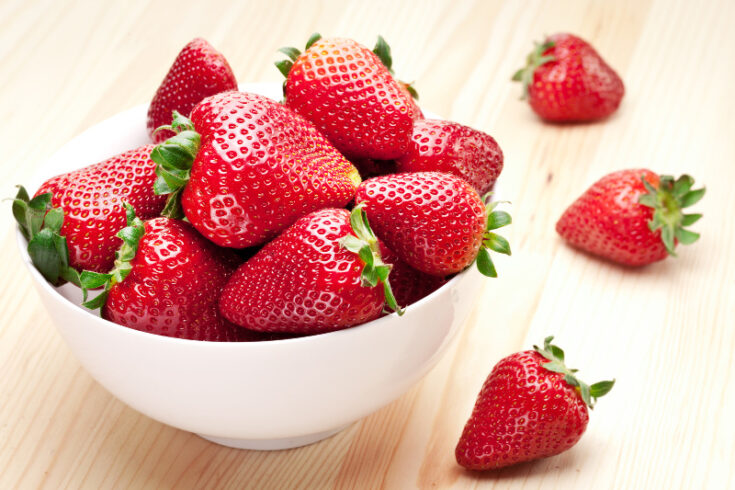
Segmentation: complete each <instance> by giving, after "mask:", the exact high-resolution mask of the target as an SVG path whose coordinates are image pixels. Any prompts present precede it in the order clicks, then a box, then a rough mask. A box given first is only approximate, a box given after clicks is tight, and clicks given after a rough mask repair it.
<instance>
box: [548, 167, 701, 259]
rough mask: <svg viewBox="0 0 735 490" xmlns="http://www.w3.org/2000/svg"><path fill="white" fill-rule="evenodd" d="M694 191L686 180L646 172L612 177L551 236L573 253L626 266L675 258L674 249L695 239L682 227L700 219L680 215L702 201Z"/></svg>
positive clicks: (593, 189)
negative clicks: (574, 249) (582, 252)
mask: <svg viewBox="0 0 735 490" xmlns="http://www.w3.org/2000/svg"><path fill="white" fill-rule="evenodd" d="M693 185H694V179H692V178H691V177H689V176H688V175H683V176H681V177H679V179H677V180H674V178H673V177H671V176H669V175H663V176H660V177H659V176H658V175H657V174H655V173H654V172H652V171H650V170H645V169H637V170H621V171H618V172H613V173H611V174H608V175H606V176H605V177H603V178H602V179H600V180H599V181H597V182H595V183H594V184H593V185H592V187H590V188H589V189H587V191H585V193H584V194H582V196H580V197H579V198H578V199H577V200H576V201H574V203H572V205H571V206H569V207H568V208H567V210H566V211H564V214H563V215H562V216H561V218H559V221H558V222H557V223H556V231H557V232H558V233H559V235H561V237H562V238H564V239H565V240H567V241H568V242H569V243H570V244H571V245H572V246H574V247H577V248H580V249H582V250H585V251H587V252H589V253H592V254H595V255H599V256H601V257H604V258H606V259H609V260H612V261H613V262H618V263H620V264H625V265H629V266H641V265H646V264H651V263H653V262H656V261H658V260H663V259H665V258H666V257H667V256H668V255H673V256H675V255H676V253H675V251H674V248H675V246H676V244H677V243H682V244H685V245H687V244H690V243H693V242H695V241H696V240H697V239H698V238H699V234H698V233H694V232H691V231H689V230H686V229H684V227H685V226H689V225H691V224H694V223H695V222H696V221H697V220H699V218H701V217H702V215H701V214H684V213H683V212H682V209H683V208H685V207H688V206H692V205H693V204H695V203H696V202H697V201H699V200H700V199H701V198H702V196H704V192H705V190H704V189H698V190H692V186H693Z"/></svg>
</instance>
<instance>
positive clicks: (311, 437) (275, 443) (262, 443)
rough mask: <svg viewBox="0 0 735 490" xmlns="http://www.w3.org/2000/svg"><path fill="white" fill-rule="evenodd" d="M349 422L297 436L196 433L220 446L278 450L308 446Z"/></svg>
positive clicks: (330, 434) (334, 432) (337, 430)
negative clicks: (234, 436)
mask: <svg viewBox="0 0 735 490" xmlns="http://www.w3.org/2000/svg"><path fill="white" fill-rule="evenodd" d="M349 425H350V424H347V425H343V426H342V427H338V428H336V429H331V430H327V431H324V432H317V433H315V434H307V435H305V436H298V437H284V438H283V439H231V438H229V437H212V436H207V435H204V434H197V435H198V436H199V437H201V438H202V439H206V440H208V441H209V442H213V443H215V444H219V445H221V446H227V447H232V448H235V449H252V450H255V451H278V450H280V449H291V448H295V447H301V446H308V445H309V444H314V443H315V442H319V441H321V440H322V439H326V438H327V437H331V436H333V435H335V434H336V433H337V432H340V431H342V430H344V429H345V428H347V426H349Z"/></svg>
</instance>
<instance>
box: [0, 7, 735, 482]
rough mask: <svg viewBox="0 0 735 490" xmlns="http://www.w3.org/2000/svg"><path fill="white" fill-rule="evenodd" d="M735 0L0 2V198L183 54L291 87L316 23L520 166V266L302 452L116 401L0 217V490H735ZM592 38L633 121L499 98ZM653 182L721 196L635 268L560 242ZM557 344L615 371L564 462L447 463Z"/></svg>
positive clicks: (578, 361)
mask: <svg viewBox="0 0 735 490" xmlns="http://www.w3.org/2000/svg"><path fill="white" fill-rule="evenodd" d="M733 18H735V2H732V1H729V0H716V1H711V2H701V3H700V2H688V1H686V0H680V1H671V0H625V1H609V2H608V1H581V0H558V1H555V2H553V3H552V2H543V1H541V0H539V1H510V0H509V1H481V0H478V1H474V2H472V1H458V0H452V1H449V0H446V1H445V0H441V1H440V0H434V1H431V2H421V3H420V4H419V3H417V2H401V1H396V0H393V1H380V2H359V1H355V2H345V1H344V0H342V1H339V2H338V1H329V2H327V1H325V2H301V1H296V0H292V1H286V0H284V1H278V2H255V1H253V2H238V3H234V2H233V3H229V2H191V3H183V2H173V1H155V2H154V1H144V0H139V1H129V2H93V1H84V2H74V3H70V2H54V1H52V0H39V1H33V2H27V1H23V0H2V1H0V66H2V73H3V76H2V77H1V78H0V94H2V95H0V114H1V115H2V118H3V123H4V124H3V125H2V130H0V147H1V148H3V150H4V156H5V158H4V159H3V160H2V162H1V163H0V168H1V169H2V181H1V182H0V195H3V196H9V195H11V194H12V193H13V192H14V189H13V188H12V186H13V185H14V184H16V183H22V182H24V181H28V180H29V179H30V177H31V175H32V174H33V172H34V169H35V168H36V166H37V165H39V163H40V162H43V161H44V160H45V159H46V158H48V157H49V156H50V155H51V154H53V152H54V151H55V150H56V149H58V148H59V147H60V146H61V145H62V144H63V143H64V142H66V141H68V140H69V139H71V138H72V137H73V136H74V135H76V134H78V133H79V132H80V131H82V130H83V129H85V128H87V127H89V126H91V125H93V124H95V123H97V122H99V121H101V120H103V119H105V118H107V117H109V116H111V115H113V114H115V113H117V112H119V111H121V110H123V109H126V108H128V107H130V106H132V105H135V104H139V103H142V102H146V101H147V100H149V99H150V97H151V96H152V94H153V92H154V91H155V88H156V87H157V84H158V83H159V82H160V80H161V79H162V77H163V75H164V74H165V71H166V69H167V68H168V65H169V63H170V62H171V60H172V59H173V57H174V56H175V54H176V53H177V52H178V50H179V49H180V47H181V46H183V45H184V44H185V43H186V42H187V41H188V40H189V39H190V38H192V37H194V36H196V35H200V36H203V37H206V38H207V39H209V40H210V41H211V42H212V43H213V44H214V45H215V46H217V47H218V48H219V49H220V50H221V51H222V52H223V53H225V55H226V56H227V58H228V59H229V61H230V63H231V65H232V66H233V68H234V70H235V73H236V75H237V77H238V79H239V80H241V81H260V80H263V81H278V80H279V77H280V75H279V74H278V72H277V71H276V70H275V68H273V67H272V66H271V62H272V61H273V60H274V59H275V56H276V55H275V50H276V49H277V48H278V47H280V46H282V45H291V44H301V43H303V42H304V40H305V39H306V38H307V37H308V35H309V34H310V33H311V32H312V31H314V30H317V29H318V30H320V31H321V32H322V33H324V34H329V35H345V36H350V37H354V38H356V39H358V40H361V41H363V42H365V43H366V44H367V43H372V42H373V40H374V37H375V35H376V34H378V33H382V34H383V35H384V36H385V37H386V38H387V39H388V40H389V41H390V42H391V45H392V47H393V55H394V56H393V57H394V60H395V63H394V64H395V66H396V67H397V70H398V71H399V74H400V75H401V76H402V77H403V78H404V79H407V80H416V85H417V87H418V88H419V90H420V93H421V103H422V105H423V106H425V107H427V108H430V109H431V110H433V111H435V112H438V113H441V114H444V115H445V116H447V117H450V118H452V119H454V120H457V121H460V122H462V123H465V124H470V125H472V126H474V127H477V128H479V129H482V130H484V131H487V132H489V133H490V134H492V135H493V136H495V137H496V138H497V139H498V141H499V142H500V144H501V146H502V147H503V150H504V152H505V155H506V167H505V170H504V171H503V175H502V189H503V193H504V196H503V197H504V198H506V199H508V200H510V201H512V213H513V216H514V224H513V226H512V228H511V229H510V230H509V232H508V234H509V238H510V239H511V243H512V245H513V250H514V255H513V257H512V258H509V259H506V260H499V262H498V269H499V271H500V275H501V278H500V279H498V280H497V281H488V283H487V284H486V286H485V289H484V294H483V296H482V299H481V301H480V302H479V304H478V306H477V309H476V311H475V312H474V314H473V316H472V318H471V319H470V321H469V322H468V323H467V325H466V327H465V329H464V330H463V333H462V335H461V338H460V339H459V341H458V342H457V343H456V344H455V345H454V346H453V347H452V349H451V350H450V352H449V353H448V354H447V356H446V357H445V358H444V359H442V361H441V362H440V363H439V365H438V366H437V367H436V368H435V369H434V370H433V371H432V372H431V373H430V374H429V375H428V376H427V377H426V378H425V379H424V380H423V381H422V382H420V383H419V384H418V385H417V386H416V387H414V388H413V389H412V390H410V391H409V392H408V393H406V394H405V395H404V396H403V397H401V398H400V399H399V400H397V401H396V402H395V403H393V404H391V405H390V406H388V407H386V408H384V409H382V410H380V411H378V412H377V413H375V414H373V415H371V416H369V417H367V418H366V419H364V420H362V421H360V422H358V423H356V424H354V425H353V426H351V427H349V428H348V429H346V430H345V431H343V432H341V433H340V434H338V435H336V436H334V437H332V438H330V439H328V440H325V441H323V442H321V443H318V444H315V445H312V446H309V447H305V448H300V449H295V450H289V451H277V452H250V451H238V450H232V449H227V448H223V447H219V446H217V445H214V444H211V443H209V442H207V441H204V440H202V439H200V438H198V437H197V436H194V435H192V434H189V433H186V432H182V431H179V430H176V429H173V428H170V427H167V426H164V425H161V424H159V423H157V422H154V421H152V420H151V419H148V418H147V417H145V416H143V415H140V414H138V413H137V412H135V411H133V410H132V409H130V408H128V407H127V406H125V405H123V404H122V403H121V402H119V401H117V400H116V399H115V398H113V397H112V396H111V395H110V394H109V393H107V392H106V391H105V390H104V389H103V388H102V387H101V386H100V385H98V384H97V383H96V382H95V381H94V380H93V379H92V378H91V377H90V376H89V375H88V374H87V373H86V372H85V371H84V370H83V369H82V368H81V366H80V365H79V363H78V362H77V361H76V360H75V359H74V358H73V356H72V355H71V354H70V352H69V351H68V350H67V348H66V347H65V346H64V344H63V342H62V341H61V338H60V337H59V336H58V334H57V333H56V331H55V329H54V327H53V325H52V323H51V320H50V318H49V317H48V315H47V314H46V312H45V311H44V309H43V308H42V306H41V303H40V301H39V300H38V298H37V297H36V295H35V293H34V291H32V284H31V282H30V278H29V277H27V275H26V273H25V271H24V269H23V267H22V265H21V263H20V260H19V258H18V254H17V251H16V245H15V240H14V234H13V232H12V225H11V216H10V212H9V210H8V209H7V208H8V207H9V206H8V205H7V204H5V206H6V211H4V212H3V213H0V253H2V255H3V257H6V260H4V261H3V268H2V271H3V273H2V282H0V310H1V311H2V312H3V319H2V322H0V372H2V373H3V375H2V376H0V488H400V489H404V488H415V487H419V488H449V487H452V488H493V489H502V488H523V489H536V488H580V489H587V488H596V489H597V488H644V489H652V488H696V489H699V488H713V489H720V488H735V442H734V441H735V419H733V416H732V415H733V413H735V395H734V394H735V361H734V360H733V358H734V357H733V352H735V254H734V253H733V250H735V222H734V221H733V220H732V219H730V217H731V216H734V215H735V193H733V192H732V191H731V190H730V189H729V185H728V184H727V183H728V182H732V181H733V180H734V179H735V165H733V162H735V143H734V141H735V118H733V117H732V114H733V113H735V92H734V91H733V89H732V84H733V82H732V81H733V80H735V63H733V62H732V56H731V54H730V52H729V50H728V49H729V48H731V47H732V46H733V45H734V44H735V31H734V30H733V28H732V19H733ZM556 31H570V32H575V33H578V34H580V35H582V36H583V37H585V38H587V39H589V40H590V41H592V43H593V44H594V45H595V46H596V47H597V48H598V50H599V51H600V52H601V53H603V55H604V56H605V58H606V59H607V60H608V61H609V62H610V64H611V65H612V66H614V67H615V68H616V69H617V70H618V71H619V72H620V74H621V75H622V76H623V79H624V80H625V83H626V89H627V93H626V97H625V100H624V102H623V105H622V107H621V109H620V111H619V112H618V113H617V114H616V115H614V116H613V117H612V118H610V119H609V120H607V121H605V122H602V123H597V124H588V125H567V126H553V125H548V124H544V123H542V122H540V121H539V120H538V119H537V118H536V117H535V116H534V115H533V114H532V113H531V111H530V110H529V108H528V107H527V105H526V104H524V103H521V102H519V101H518V100H517V98H518V95H519V91H520V88H519V87H518V86H515V85H514V84H512V83H510V82H509V77H510V75H511V74H512V73H513V71H514V69H516V68H517V67H519V65H520V64H521V63H522V61H523V59H524V56H525V54H526V52H527V51H528V49H529V48H530V46H531V41H532V40H534V39H539V38H540V37H541V36H542V35H543V34H544V33H552V32H556ZM637 166H645V167H649V168H651V169H653V170H656V171H660V172H667V173H675V174H678V173H682V172H689V173H691V174H692V175H694V176H695V177H696V178H697V180H698V182H702V183H705V184H707V186H708V191H707V196H706V197H705V199H704V200H703V201H702V202H701V204H700V205H698V208H699V210H701V212H703V213H704V214H705V218H704V219H703V220H702V221H701V222H700V223H698V224H697V225H696V229H697V230H698V231H701V232H702V239H701V241H700V242H699V243H697V244H696V245H694V246H692V247H690V248H689V249H688V250H682V251H681V254H680V257H679V258H678V259H677V260H667V261H665V262H663V263H659V264H655V265H653V266H650V267H647V268H644V269H640V270H630V269H623V268H620V267H616V266H613V265H611V264H608V263H605V262H601V261H599V260H596V259H594V258H592V257H590V256H587V255H585V254H582V253H579V252H575V251H573V250H571V249H569V248H568V247H566V246H565V245H564V244H563V243H561V241H560V240H559V239H558V238H557V237H556V235H555V232H554V222H555V220H556V218H557V217H558V216H559V215H560V213H561V212H562V211H563V209H564V208H565V207H566V206H567V205H568V204H569V202H570V201H571V200H572V199H573V198H574V197H576V195H578V194H579V193H581V192H582V191H583V190H584V189H585V188H586V186H588V185H589V184H591V183H592V182H593V181H595V180H596V179H597V178H599V177H600V176H602V175H603V174H605V173H607V172H609V171H612V170H616V169H620V168H626V167H637ZM548 334H554V335H556V336H557V339H558V342H559V344H561V345H563V346H564V347H565V349H566V350H567V352H568V358H569V359H570V362H571V363H572V364H574V365H575V366H577V367H580V368H582V370H583V373H584V375H585V378H586V379H589V380H597V379H602V378H605V377H609V376H614V377H616V378H617V385H616V386H615V389H614V390H613V392H612V393H611V394H610V395H609V396H608V397H606V398H605V399H604V400H603V401H601V402H600V404H599V405H598V407H597V408H596V409H595V410H594V412H593V413H592V415H591V422H590V425H589V429H588V432H587V434H586V435H585V436H584V437H583V438H582V440H581V441H580V443H579V444H578V445H577V446H575V447H574V448H573V449H572V450H570V451H568V452H567V453H565V454H563V455H560V456H558V457H555V458H550V459H546V460H542V461H538V462H535V463H531V464H527V465H521V466H517V467H514V468H510V469H506V470H503V471H500V472H496V473H492V474H485V475H480V474H475V473H469V472H465V471H463V470H462V469H461V468H459V467H458V466H457V465H456V464H455V463H454V459H453V449H454V445H455V444H456V441H457V438H458V436H459V433H460V431H461V429H462V426H463V424H464V422H465V420H466V418H467V416H468V415H469V412H470V410H471V408H472V405H473V403H474V399H475V396H476V394H477V391H478V390H479V387H480V386H481V384H482V381H483V380H484V378H485V376H486V375H487V373H488V372H489V371H490V369H491V368H492V366H493V364H494V363H495V362H497V361H498V360H499V359H500V358H501V357H503V356H505V355H507V354H509V353H511V352H514V351H517V350H520V349H524V348H527V347H529V346H530V345H531V344H533V343H537V342H539V341H540V340H541V339H542V338H543V337H544V336H545V335H548Z"/></svg>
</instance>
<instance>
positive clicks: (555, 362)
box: [533, 336, 615, 408]
mask: <svg viewBox="0 0 735 490" xmlns="http://www.w3.org/2000/svg"><path fill="white" fill-rule="evenodd" d="M552 340H554V337H553V336H549V337H546V338H545V339H544V347H543V349H541V348H539V347H538V346H536V345H534V346H533V349H534V350H535V351H536V352H538V353H539V354H540V355H541V356H543V357H544V358H545V359H547V360H548V361H549V362H544V363H541V367H543V368H544V369H546V370H547V371H551V372H554V373H558V374H563V375H564V381H565V382H566V383H567V384H568V385H569V386H571V387H572V388H576V389H577V390H578V392H579V396H580V397H581V398H582V400H583V401H584V402H585V404H587V406H589V407H590V408H594V405H595V402H596V401H597V398H599V397H601V396H603V395H606V394H607V393H609V392H610V390H611V389H612V387H613V385H614V384H615V380H612V381H600V382H598V383H595V384H593V385H592V386H589V385H588V384H586V383H584V382H583V381H581V380H580V379H579V378H578V377H577V375H576V373H577V369H569V368H567V366H566V364H564V351H563V350H562V349H561V348H560V347H558V346H556V345H554V344H552V343H551V342H552Z"/></svg>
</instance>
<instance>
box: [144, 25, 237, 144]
mask: <svg viewBox="0 0 735 490" xmlns="http://www.w3.org/2000/svg"><path fill="white" fill-rule="evenodd" d="M228 90H237V80H235V75H234V74H233V73H232V69H231V68H230V65H229V64H228V63H227V60H226V59H225V57H224V56H222V54H221V53H220V52H219V51H217V50H216V49H214V48H213V47H212V46H211V45H210V44H209V43H208V42H207V41H205V40H204V39H201V38H196V39H194V40H193V41H191V42H190V43H189V44H187V45H186V46H184V49H182V50H181V52H180V53H179V55H178V56H177V57H176V60H174V64H173V65H172V66H171V68H170V69H169V71H168V73H167V74H166V77H165V78H164V79H163V82H161V86H160V87H158V90H156V94H155V96H154V97H153V100H152V101H151V105H150V106H149V107H148V134H149V135H150V136H151V139H152V140H153V142H154V143H160V142H162V141H164V140H165V139H167V138H170V137H171V136H173V133H172V132H171V131H168V130H163V131H159V132H156V133H154V131H155V130H156V129H157V128H159V127H160V126H165V125H167V124H171V114H172V113H173V111H177V112H179V113H181V114H184V115H186V116H188V115H189V113H190V112H191V110H192V109H193V108H194V106H196V105H197V104H198V103H199V102H201V101H202V100H203V99H204V98H205V97H209V96H210V95H214V94H218V93H220V92H226V91H228Z"/></svg>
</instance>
